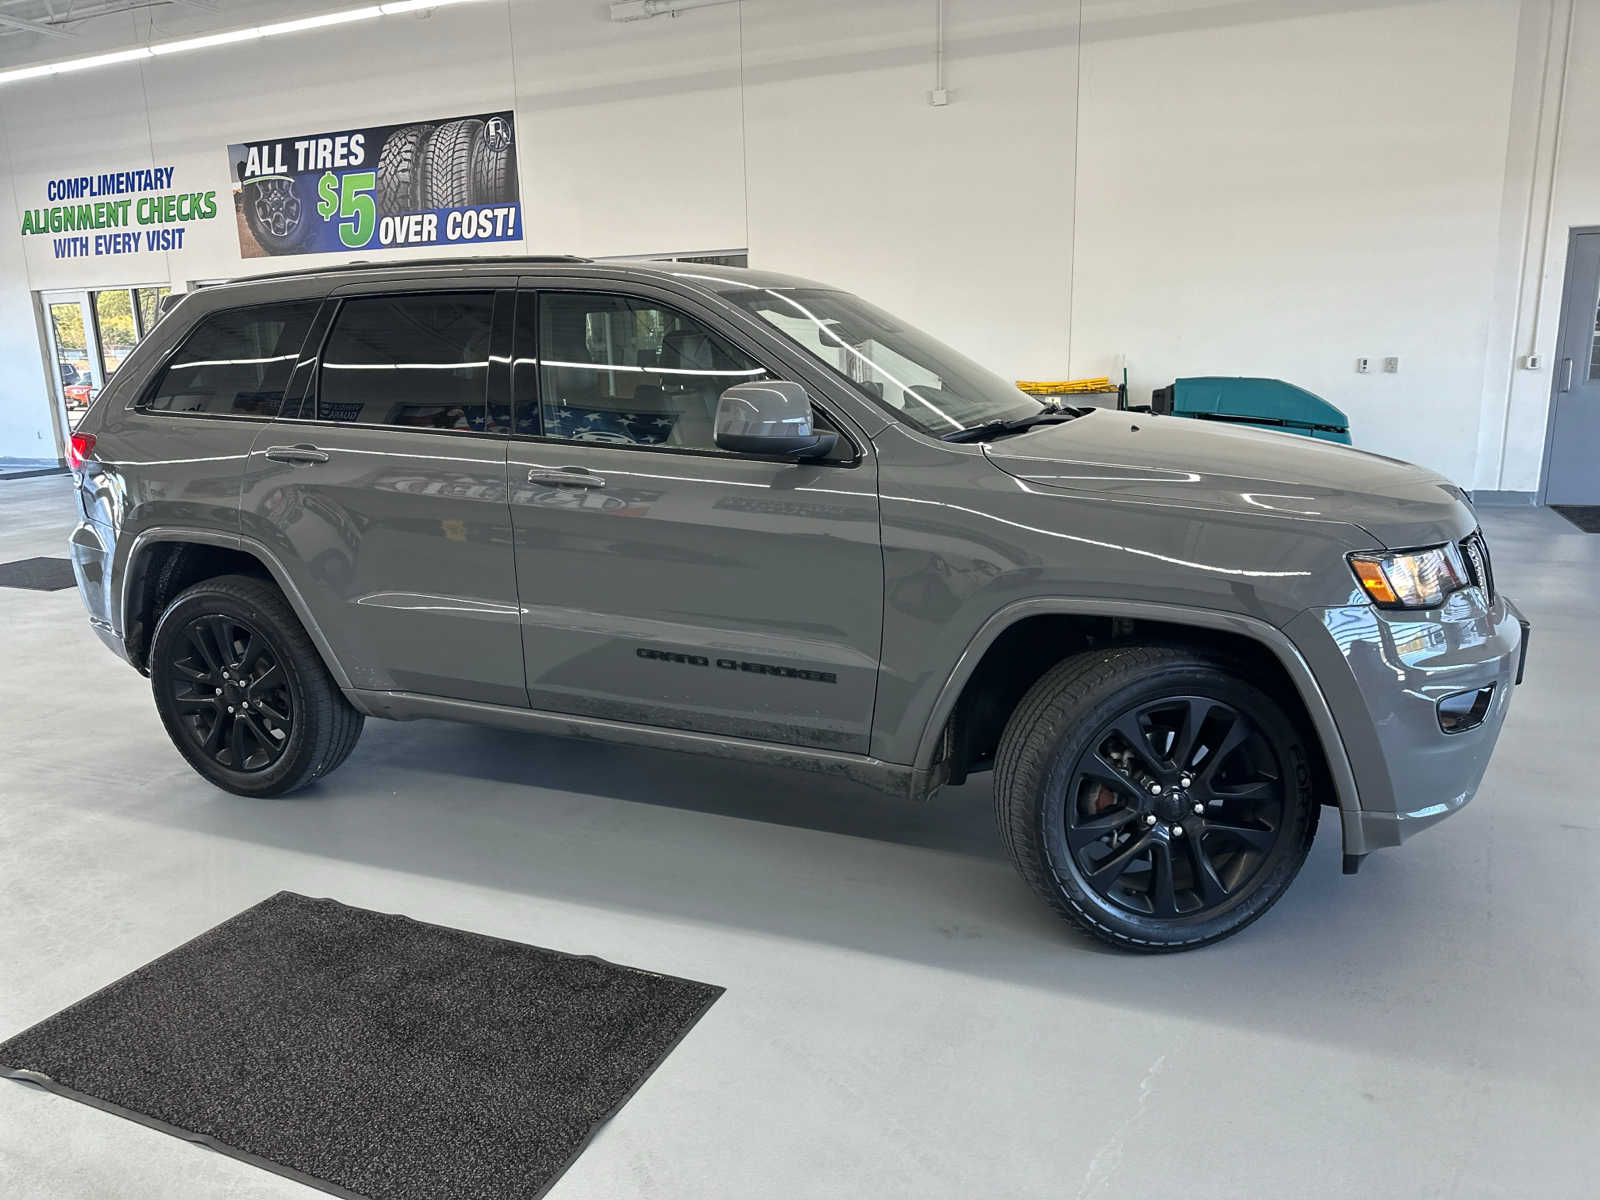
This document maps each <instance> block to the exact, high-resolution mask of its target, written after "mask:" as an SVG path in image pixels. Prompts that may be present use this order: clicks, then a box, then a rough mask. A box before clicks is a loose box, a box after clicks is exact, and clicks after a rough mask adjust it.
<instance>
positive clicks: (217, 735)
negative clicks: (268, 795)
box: [167, 613, 294, 772]
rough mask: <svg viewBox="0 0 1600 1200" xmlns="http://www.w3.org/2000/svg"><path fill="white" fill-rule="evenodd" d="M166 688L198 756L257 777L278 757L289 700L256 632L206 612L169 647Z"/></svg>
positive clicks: (287, 729)
mask: <svg viewBox="0 0 1600 1200" xmlns="http://www.w3.org/2000/svg"><path fill="white" fill-rule="evenodd" d="M168 654H169V656H170V666H171V671H170V672H168V673H167V686H168V688H169V689H170V692H171V696H172V703H173V706H174V708H175V709H176V711H177V713H178V714H179V728H180V729H181V730H182V731H183V735H184V736H185V737H186V738H187V739H188V741H189V743H190V745H191V746H192V747H193V748H194V749H195V750H196V751H197V752H198V753H200V754H203V755H206V756H208V757H209V758H211V759H212V760H214V761H215V762H216V763H217V764H218V765H219V766H222V767H226V768H227V769H228V770H230V771H240V772H255V771H264V770H266V769H267V768H269V767H271V766H272V765H273V764H274V763H276V762H277V761H278V759H279V758H281V757H282V756H283V751H284V747H286V746H287V745H288V744H289V737H290V735H291V733H292V732H293V729H294V699H293V695H292V693H291V691H290V688H289V678H288V675H287V673H286V672H285V671H284V668H283V666H282V662H281V658H280V655H279V652H278V650H277V649H276V648H275V647H274V646H273V645H272V642H271V640H270V639H269V638H268V637H267V635H266V634H265V633H263V632H262V631H261V630H259V629H257V628H255V627H254V626H252V625H250V624H248V623H247V622H245V621H242V620H240V619H238V618H236V617H230V616H225V615H222V614H218V613H208V614H206V615H204V616H200V617H197V618H195V619H194V620H192V621H190V622H189V623H188V624H187V625H185V626H184V627H183V629H182V631H181V632H180V634H179V636H178V637H177V638H175V639H174V640H173V643H172V645H171V647H170V649H169V650H168Z"/></svg>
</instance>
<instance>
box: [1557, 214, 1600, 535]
mask: <svg viewBox="0 0 1600 1200" xmlns="http://www.w3.org/2000/svg"><path fill="white" fill-rule="evenodd" d="M1560 337H1561V340H1560V342H1559V344H1558V345H1557V347H1556V371H1555V397H1554V399H1553V400H1552V402H1551V405H1550V435H1549V437H1550V440H1549V447H1550V450H1549V454H1548V457H1547V460H1546V461H1547V464H1548V465H1547V466H1546V469H1545V503H1546V504H1600V232H1595V233H1578V234H1574V235H1573V238H1572V251H1571V254H1570V255H1569V257H1568V262H1567V287H1566V294H1565V298H1564V299H1563V300H1562V305H1561V335H1560Z"/></svg>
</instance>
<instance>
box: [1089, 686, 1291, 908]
mask: <svg viewBox="0 0 1600 1200" xmlns="http://www.w3.org/2000/svg"><path fill="white" fill-rule="evenodd" d="M1287 804H1288V788H1287V786H1286V784H1285V775H1284V767H1283V764H1282V762H1281V761H1279V758H1278V755H1277V751H1276V750H1275V749H1274V747H1273V746H1272V744H1271V742H1270V741H1269V740H1268V739H1267V737H1266V735H1265V734H1264V733H1263V732H1262V730H1261V729H1260V728H1259V727H1258V726H1257V725H1256V724H1255V723H1254V722H1253V721H1251V719H1250V718H1249V717H1248V716H1247V715H1245V714H1244V713H1242V712H1241V711H1240V710H1239V709H1237V708H1235V707H1234V706H1233V705H1231V704H1226V703H1224V702H1222V701H1220V700H1214V699H1211V698H1209V697H1206V696H1172V697H1163V698H1161V699H1157V700H1154V701H1145V702H1142V703H1139V704H1136V705H1134V706H1132V707H1130V708H1129V709H1127V710H1126V711H1125V712H1123V713H1121V714H1119V715H1118V716H1117V717H1116V718H1115V719H1113V720H1112V721H1110V722H1107V723H1106V724H1105V725H1104V726H1103V727H1102V728H1101V729H1100V731H1099V732H1098V733H1097V734H1096V735H1095V737H1094V738H1093V739H1092V740H1091V742H1090V745H1089V747H1088V748H1087V749H1086V750H1084V752H1083V753H1082V754H1081V755H1080V756H1079V758H1078V762H1077V764H1076V767H1075V769H1074V772H1073V775H1072V779H1071V782H1069V783H1068V785H1067V803H1066V804H1065V805H1064V818H1065V824H1066V830H1065V833H1066V840H1067V845H1068V847H1069V848H1070V851H1071V853H1072V855H1073V857H1074V860H1075V862H1076V865H1077V867H1078V869H1079V870H1080V872H1081V873H1082V879H1083V881H1084V882H1085V883H1086V884H1087V885H1088V886H1089V887H1090V888H1092V889H1093V890H1094V891H1095V892H1096V893H1097V894H1098V895H1100V896H1101V897H1103V898H1104V899H1105V900H1107V901H1108V902H1110V903H1112V904H1115V905H1118V906H1120V907H1122V908H1125V909H1127V910H1128V911H1130V912H1133V913H1136V914H1139V915H1141V916H1152V917H1157V918H1172V917H1179V916H1183V917H1204V916H1206V915H1207V914H1208V913H1209V912H1210V911H1213V910H1217V909H1220V908H1221V907H1222V906H1223V905H1225V904H1226V903H1227V902H1228V901H1229V900H1230V899H1231V898H1232V897H1233V896H1234V895H1235V894H1236V893H1238V892H1239V891H1240V889H1241V888H1243V887H1245V886H1246V885H1248V884H1249V882H1250V881H1251V879H1252V878H1253V877H1254V876H1255V874H1256V873H1257V872H1258V871H1259V870H1260V869H1261V867H1262V865H1263V863H1265V862H1266V861H1267V860H1268V859H1269V858H1270V857H1271V854H1272V851H1273V849H1274V848H1275V847H1276V846H1277V844H1278V841H1279V839H1280V838H1282V837H1283V836H1284V830H1285V820H1284V815H1285V809H1286V806H1287Z"/></svg>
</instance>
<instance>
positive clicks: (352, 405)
mask: <svg viewBox="0 0 1600 1200" xmlns="http://www.w3.org/2000/svg"><path fill="white" fill-rule="evenodd" d="M493 316H494V293H493V292H453V293H448V294H441V295H413V296H370V297H362V298H360V299H356V300H346V301H345V302H344V304H342V305H341V306H340V308H339V315H338V316H337V317H336V318H335V319H334V322H333V331H332V333H330V334H329V335H328V342H327V345H326V347H325V348H324V350H323V353H322V370H321V372H320V380H319V383H318V387H317V400H316V411H317V417H318V418H319V419H320V420H323V421H349V422H353V423H359V424H363V425H416V426H420V427H422V428H427V429H467V430H477V431H482V430H483V429H484V428H485V416H486V400H485V392H484V389H485V385H486V383H487V381H488V377H489V338H490V329H491V326H492V321H493Z"/></svg>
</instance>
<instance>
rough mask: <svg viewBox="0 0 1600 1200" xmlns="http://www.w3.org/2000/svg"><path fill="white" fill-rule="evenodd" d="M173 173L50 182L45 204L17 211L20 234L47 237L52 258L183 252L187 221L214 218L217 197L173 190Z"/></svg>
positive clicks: (144, 171)
mask: <svg viewBox="0 0 1600 1200" xmlns="http://www.w3.org/2000/svg"><path fill="white" fill-rule="evenodd" d="M174 174H175V172H174V170H173V168H172V167H136V168H133V169H131V170H125V171H103V172H100V173H98V174H94V175H63V176H60V177H59V178H54V179H50V180H49V181H47V182H46V183H45V189H44V191H45V199H46V200H47V201H48V203H47V204H43V205H40V206H39V207H37V208H25V209H23V210H22V233H23V236H24V237H27V236H31V235H34V234H39V235H45V236H48V237H49V238H50V239H51V242H50V249H51V251H52V253H54V254H55V256H56V257H57V258H91V257H94V256H95V255H100V254H137V253H139V252H141V251H150V250H154V251H164V250H182V249H183V235H184V233H185V231H186V230H187V228H188V224H189V222H191V221H209V220H211V219H212V218H213V217H215V216H216V215H217V193H216V192H214V191H211V192H182V191H176V190H174V187H173V175H174Z"/></svg>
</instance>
